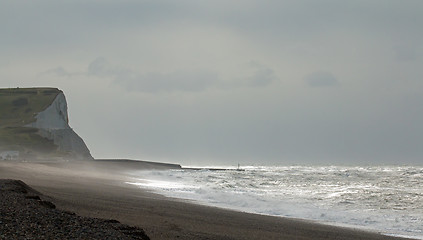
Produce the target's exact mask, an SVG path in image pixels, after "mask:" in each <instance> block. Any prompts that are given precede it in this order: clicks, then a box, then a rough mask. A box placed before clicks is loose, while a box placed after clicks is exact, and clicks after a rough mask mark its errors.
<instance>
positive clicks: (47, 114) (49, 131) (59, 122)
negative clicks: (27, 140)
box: [26, 92, 92, 159]
mask: <svg viewBox="0 0 423 240" xmlns="http://www.w3.org/2000/svg"><path fill="white" fill-rule="evenodd" d="M35 118H36V121H35V122H33V123H30V124H28V125H26V126H27V127H33V128H37V129H38V130H39V132H38V134H40V135H41V136H43V137H45V138H48V139H49V140H53V142H54V144H55V145H57V146H58V150H59V151H61V152H65V153H67V154H68V155H69V157H72V158H77V159H92V156H91V154H90V151H89V149H88V147H87V146H86V145H85V143H84V140H82V138H81V137H79V136H78V134H76V133H75V132H74V131H73V129H72V128H71V127H70V126H69V120H68V106H67V103H66V98H65V95H64V94H63V93H62V92H60V93H59V94H58V95H57V96H56V98H55V99H54V101H53V102H52V104H51V105H50V106H48V107H47V108H46V109H45V110H44V111H42V112H39V113H38V114H37V116H36V117H35Z"/></svg>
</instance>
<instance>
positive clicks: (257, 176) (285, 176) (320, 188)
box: [127, 166, 423, 239]
mask: <svg viewBox="0 0 423 240" xmlns="http://www.w3.org/2000/svg"><path fill="white" fill-rule="evenodd" d="M129 174H130V175H131V176H132V180H130V181H128V182H127V183H128V184H133V185H137V186H139V187H140V188H144V189H149V190H151V191H154V192H156V193H159V194H162V195H164V196H167V197H172V198H178V199H182V200H186V201H191V202H194V203H197V204H203V205H208V206H215V207H220V208H226V209H232V210H237V211H242V212H249V213H256V214H264V215H271V216H280V217H289V218H300V219H306V220H311V221H315V222H319V223H323V224H329V225H336V226H343V227H352V228H356V229H362V230H369V231H375V232H379V233H382V234H384V235H390V236H400V237H408V238H413V239H423V167H420V166H366V167H363V166H245V167H242V168H239V169H238V168H236V167H207V168H197V169H189V168H187V169H177V170H165V171H134V172H130V173H129Z"/></svg>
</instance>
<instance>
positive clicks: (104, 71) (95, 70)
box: [87, 57, 276, 93]
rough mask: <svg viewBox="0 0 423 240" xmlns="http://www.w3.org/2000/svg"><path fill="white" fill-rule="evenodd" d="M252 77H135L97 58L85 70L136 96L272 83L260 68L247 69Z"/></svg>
mask: <svg viewBox="0 0 423 240" xmlns="http://www.w3.org/2000/svg"><path fill="white" fill-rule="evenodd" d="M251 67H252V68H253V69H254V71H253V74H252V76H249V77H246V78H241V79H236V80H228V81H223V80H222V79H220V78H219V76H218V74H217V73H214V72H208V71H190V72H183V71H179V72H171V73H157V72H149V73H137V72H135V71H133V70H131V69H129V68H123V67H117V66H114V65H112V64H110V63H109V62H108V61H107V59H105V58H104V57H99V58H97V59H95V60H94V61H93V62H91V63H90V64H89V66H88V70H87V74H88V75H94V76H98V77H108V78H112V79H113V82H114V83H115V84H116V85H119V86H121V87H123V88H125V89H126V90H128V91H138V92H150V93H157V92H173V91H182V92H198V91H204V90H206V89H208V88H218V89H234V88H240V87H264V86H267V85H269V84H271V83H272V82H273V81H274V80H276V76H275V74H274V72H273V70H272V69H270V68H267V67H265V66H262V65H260V64H254V65H251Z"/></svg>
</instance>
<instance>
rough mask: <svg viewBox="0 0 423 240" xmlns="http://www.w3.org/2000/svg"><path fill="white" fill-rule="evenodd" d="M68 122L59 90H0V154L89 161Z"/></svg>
mask: <svg viewBox="0 0 423 240" xmlns="http://www.w3.org/2000/svg"><path fill="white" fill-rule="evenodd" d="M68 122H69V120H68V110H67V103H66V98H65V95H64V94H63V92H62V91H61V90H59V89H56V88H12V89H0V152H5V151H14V152H19V153H20V158H24V159H31V158H34V157H35V158H37V157H41V158H51V157H53V158H54V157H64V158H77V159H92V157H91V154H90V151H89V150H88V148H87V146H86V145H85V143H84V141H83V140H82V139H81V138H80V137H79V136H78V135H77V134H76V133H75V132H74V131H73V129H72V128H71V127H70V126H69V124H68Z"/></svg>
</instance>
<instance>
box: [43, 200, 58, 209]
mask: <svg viewBox="0 0 423 240" xmlns="http://www.w3.org/2000/svg"><path fill="white" fill-rule="evenodd" d="M39 203H40V205H41V206H44V207H46V208H50V209H55V208H56V205H54V204H53V203H52V202H49V201H39Z"/></svg>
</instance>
